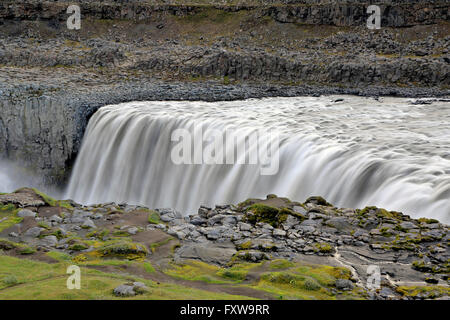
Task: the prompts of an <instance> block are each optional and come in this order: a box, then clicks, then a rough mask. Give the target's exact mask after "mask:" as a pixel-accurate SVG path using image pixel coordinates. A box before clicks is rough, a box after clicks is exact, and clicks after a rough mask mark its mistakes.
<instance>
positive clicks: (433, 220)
mask: <svg viewBox="0 0 450 320" xmlns="http://www.w3.org/2000/svg"><path fill="white" fill-rule="evenodd" d="M417 221H419V222H420V223H425V224H433V223H439V221H438V220H436V219H429V218H419V219H417Z"/></svg>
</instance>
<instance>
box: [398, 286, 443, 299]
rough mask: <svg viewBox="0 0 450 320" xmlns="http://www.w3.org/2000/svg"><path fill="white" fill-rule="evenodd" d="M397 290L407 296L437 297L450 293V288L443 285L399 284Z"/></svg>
mask: <svg viewBox="0 0 450 320" xmlns="http://www.w3.org/2000/svg"><path fill="white" fill-rule="evenodd" d="M396 291H397V292H398V293H400V294H401V295H402V296H405V297H412V298H427V299H436V298H439V297H442V296H444V295H450V288H448V287H443V286H399V287H397V288H396Z"/></svg>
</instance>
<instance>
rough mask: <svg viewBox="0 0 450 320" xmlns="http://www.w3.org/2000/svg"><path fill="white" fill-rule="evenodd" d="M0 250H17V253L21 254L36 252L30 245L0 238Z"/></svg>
mask: <svg viewBox="0 0 450 320" xmlns="http://www.w3.org/2000/svg"><path fill="white" fill-rule="evenodd" d="M0 250H6V251H9V250H17V252H18V253H19V254H23V255H26V254H33V253H35V252H36V251H35V250H34V249H33V248H32V247H30V246H28V245H26V244H23V243H17V242H13V241H9V240H8V239H0Z"/></svg>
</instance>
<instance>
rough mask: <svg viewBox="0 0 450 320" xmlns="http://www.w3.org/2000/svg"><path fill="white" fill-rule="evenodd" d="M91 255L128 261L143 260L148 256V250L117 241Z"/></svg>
mask: <svg viewBox="0 0 450 320" xmlns="http://www.w3.org/2000/svg"><path fill="white" fill-rule="evenodd" d="M93 254H94V255H95V254H97V255H100V256H101V257H118V258H125V259H128V260H138V259H144V258H145V257H146V256H147V254H148V250H147V248H145V246H144V245H142V244H140V243H133V242H127V241H118V242H114V243H107V244H105V245H104V246H102V247H100V248H98V249H96V250H95V251H94V252H93Z"/></svg>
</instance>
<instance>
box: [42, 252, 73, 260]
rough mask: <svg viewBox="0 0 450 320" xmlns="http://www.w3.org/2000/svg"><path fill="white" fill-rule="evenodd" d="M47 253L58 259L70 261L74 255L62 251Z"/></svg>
mask: <svg viewBox="0 0 450 320" xmlns="http://www.w3.org/2000/svg"><path fill="white" fill-rule="evenodd" d="M46 255H47V256H49V257H50V258H52V259H55V260H57V261H70V260H71V259H72V256H70V255H69V254H67V253H64V252H60V251H49V252H47V253H46Z"/></svg>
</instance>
